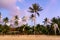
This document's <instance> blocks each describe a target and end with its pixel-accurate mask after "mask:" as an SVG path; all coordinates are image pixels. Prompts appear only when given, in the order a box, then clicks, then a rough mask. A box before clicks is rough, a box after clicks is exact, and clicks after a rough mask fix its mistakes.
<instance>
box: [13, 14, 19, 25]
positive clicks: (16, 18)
mask: <svg viewBox="0 0 60 40" xmlns="http://www.w3.org/2000/svg"><path fill="white" fill-rule="evenodd" d="M18 20H19V17H18V15H16V16H15V22H14V25H15V26H18Z"/></svg>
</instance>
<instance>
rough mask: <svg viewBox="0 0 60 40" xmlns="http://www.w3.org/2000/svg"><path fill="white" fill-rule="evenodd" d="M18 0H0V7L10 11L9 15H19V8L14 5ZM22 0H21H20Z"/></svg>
mask: <svg viewBox="0 0 60 40" xmlns="http://www.w3.org/2000/svg"><path fill="white" fill-rule="evenodd" d="M17 1H18V0H0V8H3V9H6V10H8V11H10V15H12V16H14V15H19V14H20V8H19V6H17V5H16V3H17ZM20 1H22V0H20Z"/></svg>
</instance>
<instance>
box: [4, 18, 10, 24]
mask: <svg viewBox="0 0 60 40" xmlns="http://www.w3.org/2000/svg"><path fill="white" fill-rule="evenodd" d="M8 21H9V19H8V17H6V18H4V19H3V22H4V23H5V25H6V23H8Z"/></svg>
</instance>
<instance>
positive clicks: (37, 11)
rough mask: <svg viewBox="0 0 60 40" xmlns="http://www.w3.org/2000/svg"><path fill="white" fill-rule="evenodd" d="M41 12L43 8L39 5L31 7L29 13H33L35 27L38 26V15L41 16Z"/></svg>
mask: <svg viewBox="0 0 60 40" xmlns="http://www.w3.org/2000/svg"><path fill="white" fill-rule="evenodd" d="M39 11H42V7H40V6H39V5H38V4H36V3H34V4H32V7H29V12H30V13H32V15H31V17H30V18H32V19H33V21H34V26H36V14H37V15H38V16H40V14H39ZM34 34H35V27H34Z"/></svg>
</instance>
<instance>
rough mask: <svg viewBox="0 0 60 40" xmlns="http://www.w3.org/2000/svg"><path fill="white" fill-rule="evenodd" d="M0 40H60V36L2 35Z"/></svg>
mask: <svg viewBox="0 0 60 40" xmlns="http://www.w3.org/2000/svg"><path fill="white" fill-rule="evenodd" d="M0 40H60V36H46V35H4V36H2V35H1V36H0Z"/></svg>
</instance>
